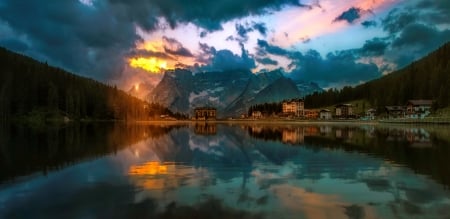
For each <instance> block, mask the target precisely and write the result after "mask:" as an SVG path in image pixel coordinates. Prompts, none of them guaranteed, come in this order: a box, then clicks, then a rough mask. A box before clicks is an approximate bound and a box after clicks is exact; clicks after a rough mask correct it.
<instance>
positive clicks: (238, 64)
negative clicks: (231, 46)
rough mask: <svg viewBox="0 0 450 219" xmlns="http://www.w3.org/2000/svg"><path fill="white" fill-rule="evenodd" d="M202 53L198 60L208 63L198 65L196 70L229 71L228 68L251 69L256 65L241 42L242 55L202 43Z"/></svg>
mask: <svg viewBox="0 0 450 219" xmlns="http://www.w3.org/2000/svg"><path fill="white" fill-rule="evenodd" d="M199 46H200V50H201V51H202V54H201V55H199V56H198V58H197V61H199V62H202V63H206V64H205V65H203V66H201V67H198V66H197V67H196V68H197V69H194V70H196V71H227V70H236V69H239V70H242V69H244V70H250V69H253V68H255V67H256V64H255V60H254V59H253V57H251V56H250V55H249V54H248V51H247V50H245V48H244V45H243V44H241V55H240V56H239V55H236V54H233V52H231V51H230V50H227V49H225V50H216V49H215V48H214V47H212V46H211V47H210V46H208V45H207V44H204V43H200V44H199Z"/></svg>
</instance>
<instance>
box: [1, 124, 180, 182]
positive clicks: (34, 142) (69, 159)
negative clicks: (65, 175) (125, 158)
mask: <svg viewBox="0 0 450 219" xmlns="http://www.w3.org/2000/svg"><path fill="white" fill-rule="evenodd" d="M176 127H177V126H159V125H127V124H124V123H86V124H84V123H74V124H70V125H67V126H59V127H58V126H51V127H50V126H48V127H47V126H46V127H38V128H36V127H25V126H14V125H11V126H9V125H4V126H1V127H0V158H1V159H0V169H1V170H2V171H1V172H0V181H3V180H5V179H8V178H12V177H15V176H19V175H24V174H29V173H32V172H36V171H43V172H44V173H46V172H47V171H50V170H55V169H60V168H63V167H64V166H66V165H72V164H74V163H77V162H79V161H81V160H85V159H91V158H97V157H100V156H104V155H106V154H110V153H115V152H117V151H118V150H120V149H123V148H125V147H127V146H129V145H132V144H135V143H137V142H139V141H141V140H144V139H147V138H158V137H159V136H161V135H164V134H166V133H168V132H169V131H170V130H172V129H174V128H176Z"/></svg>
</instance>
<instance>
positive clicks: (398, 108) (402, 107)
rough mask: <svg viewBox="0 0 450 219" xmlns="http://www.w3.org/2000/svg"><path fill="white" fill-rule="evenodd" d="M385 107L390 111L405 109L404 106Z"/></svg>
mask: <svg viewBox="0 0 450 219" xmlns="http://www.w3.org/2000/svg"><path fill="white" fill-rule="evenodd" d="M384 108H385V109H386V110H389V111H395V110H405V107H404V106H385V107H384Z"/></svg>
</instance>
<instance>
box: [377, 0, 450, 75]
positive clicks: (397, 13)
mask: <svg viewBox="0 0 450 219" xmlns="http://www.w3.org/2000/svg"><path fill="white" fill-rule="evenodd" d="M424 8H425V9H427V10H423V9H424ZM448 12H450V3H449V2H448V1H420V2H419V4H416V5H414V7H410V8H405V9H394V10H391V11H390V12H389V14H388V15H387V16H386V17H385V18H384V19H383V20H382V27H383V29H384V30H385V31H386V32H388V33H389V38H390V41H389V42H390V46H389V47H388V48H390V50H386V51H385V54H386V57H387V58H388V59H390V60H392V61H393V62H394V63H396V65H397V66H398V67H403V66H405V65H407V64H409V63H411V62H412V61H414V60H417V59H418V58H420V57H423V56H425V55H426V54H428V53H430V52H431V51H433V50H435V49H437V48H438V47H439V46H441V45H442V44H444V43H446V42H448V41H450V29H449V28H448V27H449V25H450V20H448V19H447V20H446V21H444V20H445V19H444V20H439V22H438V20H436V19H435V18H438V17H439V19H440V18H442V17H448V16H449V14H448ZM438 24H439V25H442V24H445V25H443V26H441V27H438Z"/></svg>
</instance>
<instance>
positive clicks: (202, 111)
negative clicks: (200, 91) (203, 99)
mask: <svg viewBox="0 0 450 219" xmlns="http://www.w3.org/2000/svg"><path fill="white" fill-rule="evenodd" d="M194 111H195V112H194V114H195V119H196V120H215V119H216V108H213V107H198V108H195V110H194Z"/></svg>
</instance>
